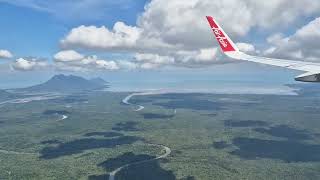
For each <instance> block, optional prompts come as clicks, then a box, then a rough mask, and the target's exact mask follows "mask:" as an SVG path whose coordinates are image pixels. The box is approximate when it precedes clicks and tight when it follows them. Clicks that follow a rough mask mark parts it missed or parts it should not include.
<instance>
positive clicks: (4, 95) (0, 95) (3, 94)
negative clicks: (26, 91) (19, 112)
mask: <svg viewBox="0 0 320 180" xmlns="http://www.w3.org/2000/svg"><path fill="white" fill-rule="evenodd" d="M15 97H16V95H14V94H12V93H9V92H7V91H5V90H0V100H7V99H12V98H15Z"/></svg>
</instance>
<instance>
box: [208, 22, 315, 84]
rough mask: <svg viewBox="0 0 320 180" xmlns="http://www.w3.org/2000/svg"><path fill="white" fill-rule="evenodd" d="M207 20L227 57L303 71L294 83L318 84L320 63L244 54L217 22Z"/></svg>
mask: <svg viewBox="0 0 320 180" xmlns="http://www.w3.org/2000/svg"><path fill="white" fill-rule="evenodd" d="M207 20H208V22H209V24H210V26H211V29H212V30H213V34H214V35H215V37H216V39H217V41H218V43H219V45H220V47H221V50H222V51H223V53H224V54H225V55H227V56H228V57H230V58H232V59H237V60H244V61H250V62H255V63H261V64H268V65H272V66H279V67H284V68H288V69H294V70H299V71H304V72H306V73H304V74H302V75H299V76H297V77H296V78H295V80H296V81H303V82H320V63H312V62H303V61H291V60H284V59H273V58H266V57H257V56H251V55H248V54H245V53H243V52H241V51H240V50H239V49H238V48H237V46H236V45H235V44H234V43H233V42H232V40H231V39H230V38H229V36H228V35H227V34H226V33H225V32H224V31H223V29H222V28H221V26H220V25H219V24H218V23H217V21H215V20H214V18H213V17H211V16H207Z"/></svg>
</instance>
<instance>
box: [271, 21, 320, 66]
mask: <svg viewBox="0 0 320 180" xmlns="http://www.w3.org/2000/svg"><path fill="white" fill-rule="evenodd" d="M319 29H320V17H319V18H317V19H315V20H313V21H311V22H310V23H308V24H307V25H305V26H303V27H301V28H300V29H298V30H297V31H296V32H295V33H294V34H293V35H290V36H284V35H283V34H279V33H277V34H274V35H272V36H270V37H269V38H268V39H267V41H268V42H269V43H270V44H271V47H270V48H268V49H267V50H266V51H265V54H267V55H270V56H275V57H279V58H292V59H302V60H310V61H320V59H318V58H317V57H320V44H319V43H318V41H317V39H320V31H319Z"/></svg>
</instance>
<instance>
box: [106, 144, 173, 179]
mask: <svg viewBox="0 0 320 180" xmlns="http://www.w3.org/2000/svg"><path fill="white" fill-rule="evenodd" d="M149 145H150V146H158V147H162V148H163V149H164V150H165V153H164V154H163V155H161V156H158V157H156V158H153V159H148V160H144V161H139V162H134V163H130V164H126V165H124V166H121V167H119V168H118V169H116V170H114V171H112V172H111V173H110V174H109V180H115V176H116V174H117V173H118V172H120V171H121V170H122V169H124V168H127V167H130V166H133V165H138V164H143V163H147V162H151V161H156V160H159V159H163V158H166V157H168V156H169V155H170V154H171V149H170V148H169V147H167V146H164V145H158V144H149Z"/></svg>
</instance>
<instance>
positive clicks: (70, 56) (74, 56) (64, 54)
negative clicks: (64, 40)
mask: <svg viewBox="0 0 320 180" xmlns="http://www.w3.org/2000/svg"><path fill="white" fill-rule="evenodd" d="M83 58H84V56H83V55H82V54H80V53H78V52H76V51H74V50H66V51H60V52H58V53H57V54H55V55H54V59H55V60H56V61H62V62H63V61H76V60H81V59H83Z"/></svg>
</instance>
